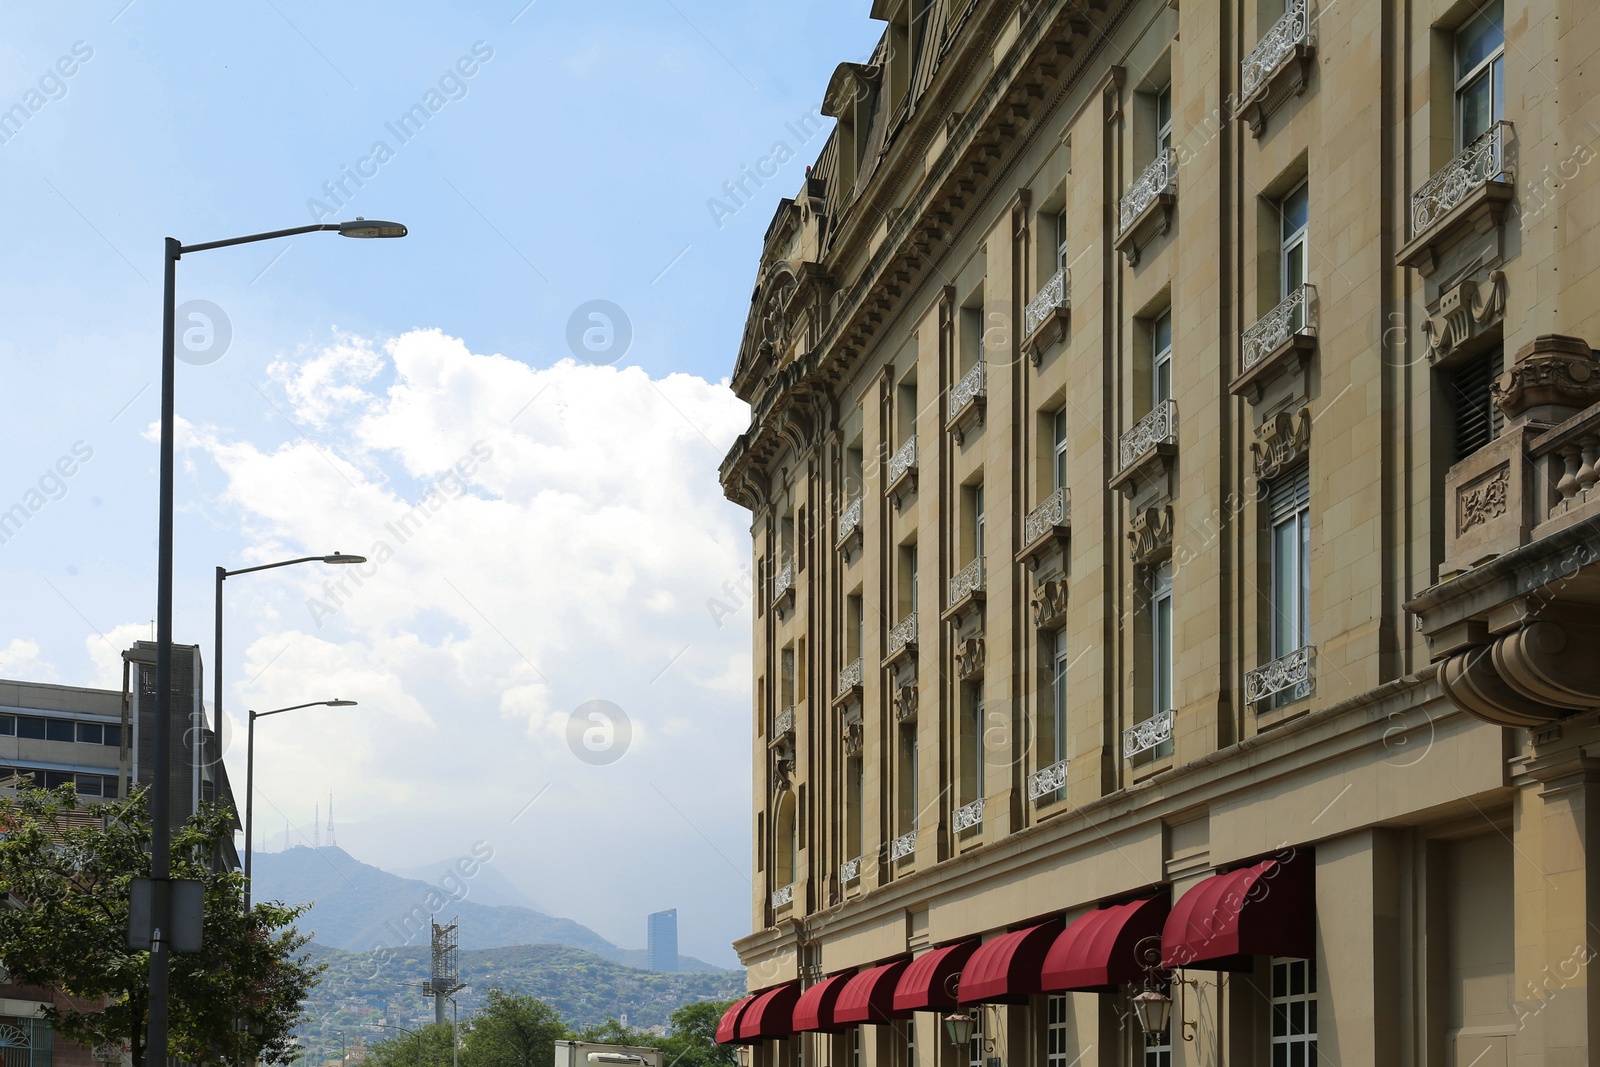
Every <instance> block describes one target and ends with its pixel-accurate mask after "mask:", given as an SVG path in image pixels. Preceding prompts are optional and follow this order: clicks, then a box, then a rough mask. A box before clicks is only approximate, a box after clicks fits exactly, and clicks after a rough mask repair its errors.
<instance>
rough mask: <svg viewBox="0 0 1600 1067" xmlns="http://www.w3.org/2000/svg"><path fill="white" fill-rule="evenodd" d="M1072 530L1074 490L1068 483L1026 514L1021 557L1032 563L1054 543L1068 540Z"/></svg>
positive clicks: (1034, 563) (1022, 560)
mask: <svg viewBox="0 0 1600 1067" xmlns="http://www.w3.org/2000/svg"><path fill="white" fill-rule="evenodd" d="M1071 533H1072V494H1071V493H1069V492H1068V491H1067V489H1066V487H1065V486H1063V487H1062V488H1060V489H1057V490H1056V491H1055V492H1053V493H1051V494H1050V495H1049V496H1047V497H1045V498H1044V503H1042V504H1040V505H1039V506H1038V507H1036V508H1034V509H1033V510H1032V511H1030V512H1028V513H1027V514H1026V515H1024V516H1023V517H1022V551H1021V552H1019V553H1017V559H1018V560H1019V561H1021V562H1023V563H1026V564H1027V565H1028V566H1029V567H1034V566H1037V564H1038V562H1039V559H1040V558H1041V557H1042V556H1043V555H1044V553H1045V552H1046V551H1047V550H1048V549H1050V548H1051V547H1053V546H1055V545H1058V544H1065V543H1066V540H1067V537H1068V535H1070V534H1071Z"/></svg>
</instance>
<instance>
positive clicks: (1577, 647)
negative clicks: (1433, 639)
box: [1439, 619, 1600, 727]
mask: <svg viewBox="0 0 1600 1067" xmlns="http://www.w3.org/2000/svg"><path fill="white" fill-rule="evenodd" d="M1597 647H1600V625H1596V624H1594V623H1586V622H1579V621H1559V622H1558V621H1552V620H1547V619H1536V620H1534V621H1532V622H1529V623H1527V624H1526V625H1524V626H1520V627H1518V628H1516V629H1514V630H1512V631H1511V632H1509V633H1507V634H1505V635H1503V636H1500V637H1497V638H1494V639H1493V640H1492V642H1491V643H1489V644H1484V645H1479V646H1477V647H1474V648H1469V649H1466V650H1464V651H1461V652H1457V653H1455V654H1453V655H1451V656H1449V657H1448V658H1446V659H1445V660H1443V661H1442V662H1441V663H1440V664H1439V685H1440V688H1442V689H1443V690H1444V692H1445V695H1446V696H1447V697H1449V698H1450V700H1451V702H1452V703H1454V704H1455V705H1456V706H1457V707H1459V708H1460V709H1461V710H1463V711H1465V712H1466V713H1467V714H1469V715H1472V716H1474V717H1476V718H1479V719H1483V720H1484V721H1485V722H1491V723H1495V724H1496V725H1499V726H1525V727H1540V726H1544V725H1546V724H1548V723H1550V722H1553V721H1555V720H1558V719H1564V718H1567V717H1569V716H1572V715H1577V714H1582V713H1584V712H1592V711H1594V710H1596V709H1600V656H1596V655H1595V654H1594V650H1595V648H1597Z"/></svg>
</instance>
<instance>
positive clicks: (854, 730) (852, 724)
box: [843, 715, 866, 756]
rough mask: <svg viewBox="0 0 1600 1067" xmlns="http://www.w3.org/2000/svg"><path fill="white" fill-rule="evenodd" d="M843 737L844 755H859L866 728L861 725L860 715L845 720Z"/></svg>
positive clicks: (863, 742) (864, 739)
mask: <svg viewBox="0 0 1600 1067" xmlns="http://www.w3.org/2000/svg"><path fill="white" fill-rule="evenodd" d="M843 739H844V752H845V755H847V756H859V755H861V749H862V746H863V745H864V744H865V741H866V730H865V728H864V727H863V726H862V723H861V717H860V716H859V715H858V716H856V717H855V718H853V719H848V720H846V721H845V724H844V731H843Z"/></svg>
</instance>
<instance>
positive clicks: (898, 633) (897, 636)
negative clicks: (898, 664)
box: [889, 611, 917, 656]
mask: <svg viewBox="0 0 1600 1067" xmlns="http://www.w3.org/2000/svg"><path fill="white" fill-rule="evenodd" d="M916 641H917V613H916V612H914V611H913V612H912V613H911V614H910V615H907V616H906V617H905V618H903V619H901V620H900V621H899V622H897V623H895V624H894V628H893V629H891V630H890V631H889V655H891V656H892V655H894V654H895V653H896V652H899V651H900V650H901V649H902V648H905V647H906V646H907V645H913V644H916Z"/></svg>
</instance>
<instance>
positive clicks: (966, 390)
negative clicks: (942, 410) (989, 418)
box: [950, 359, 984, 419]
mask: <svg viewBox="0 0 1600 1067" xmlns="http://www.w3.org/2000/svg"><path fill="white" fill-rule="evenodd" d="M983 367H984V364H983V360H981V359H980V360H978V362H976V363H974V364H973V365H972V369H971V370H969V371H967V373H965V374H963V375H962V376H961V380H960V381H959V382H957V383H956V384H955V388H953V389H951V390H950V417H951V418H952V419H953V418H955V417H956V416H957V415H960V414H961V413H962V412H963V411H965V410H966V408H967V405H968V404H970V403H972V402H973V401H974V400H977V399H978V398H979V397H981V396H983V395H984V376H983Z"/></svg>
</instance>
